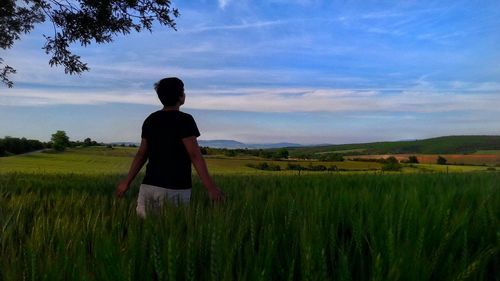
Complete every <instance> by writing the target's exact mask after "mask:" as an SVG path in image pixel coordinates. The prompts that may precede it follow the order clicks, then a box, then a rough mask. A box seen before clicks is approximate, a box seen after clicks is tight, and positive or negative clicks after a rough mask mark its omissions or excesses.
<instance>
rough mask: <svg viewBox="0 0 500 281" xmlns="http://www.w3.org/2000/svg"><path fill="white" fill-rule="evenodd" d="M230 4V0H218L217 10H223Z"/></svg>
mask: <svg viewBox="0 0 500 281" xmlns="http://www.w3.org/2000/svg"><path fill="white" fill-rule="evenodd" d="M229 2H231V1H230V0H219V8H221V9H224V8H226V6H227V5H228V4H229Z"/></svg>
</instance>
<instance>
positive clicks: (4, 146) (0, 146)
mask: <svg viewBox="0 0 500 281" xmlns="http://www.w3.org/2000/svg"><path fill="white" fill-rule="evenodd" d="M104 145H105V144H104V143H98V142H96V141H94V140H92V139H91V138H86V139H84V140H83V141H71V140H70V139H69V137H68V136H67V135H66V132H65V131H57V132H55V133H54V134H52V137H51V140H50V141H49V142H41V141H39V140H33V139H26V138H15V137H9V136H6V137H4V138H1V139H0V157H2V156H10V155H17V154H22V153H28V152H32V151H37V150H42V149H53V150H54V151H64V150H65V149H66V148H69V147H80V146H82V147H88V146H104ZM129 146H131V145H129Z"/></svg>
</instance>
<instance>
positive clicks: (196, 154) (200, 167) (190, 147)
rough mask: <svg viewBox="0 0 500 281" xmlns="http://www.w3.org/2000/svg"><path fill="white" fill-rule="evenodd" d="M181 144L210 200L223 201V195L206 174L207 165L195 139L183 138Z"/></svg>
mask: <svg viewBox="0 0 500 281" xmlns="http://www.w3.org/2000/svg"><path fill="white" fill-rule="evenodd" d="M182 142H183V143H184V146H185V147H186V150H187V152H188V154H189V158H191V162H192V163H193V166H194V168H195V169H196V172H197V173H198V176H199V177H200V179H201V182H202V183H203V185H204V186H205V188H206V189H207V191H208V195H209V196H210V198H211V199H212V200H214V201H219V200H221V199H223V196H224V193H223V192H222V191H221V190H220V189H219V188H218V187H217V185H216V184H215V183H214V181H213V180H212V177H210V175H209V174H208V168H207V164H206V163H205V159H204V158H203V155H201V150H200V146H199V145H198V141H197V140H196V137H195V136H192V137H187V138H184V139H182Z"/></svg>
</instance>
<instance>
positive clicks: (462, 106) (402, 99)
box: [0, 84, 500, 113]
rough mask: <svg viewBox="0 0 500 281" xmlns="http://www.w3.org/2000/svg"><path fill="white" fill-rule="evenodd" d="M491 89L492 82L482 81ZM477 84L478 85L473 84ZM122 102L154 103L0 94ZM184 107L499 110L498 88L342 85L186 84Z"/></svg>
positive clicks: (1, 100) (17, 95)
mask: <svg viewBox="0 0 500 281" xmlns="http://www.w3.org/2000/svg"><path fill="white" fill-rule="evenodd" d="M486 87H488V88H489V89H497V88H498V85H496V84H493V85H486ZM479 88H480V87H479ZM107 103H128V104H148V105H158V104H159V103H158V101H157V98H156V96H155V94H154V93H153V92H152V91H129V92H127V91H123V90H122V91H106V92H100V93H88V92H75V91H72V92H64V91H63V90H60V91H57V92H54V91H53V90H51V91H44V90H16V91H11V92H9V93H8V94H4V95H1V96H0V105H17V106H45V105H55V104H72V105H74V104H107ZM186 107H187V108H192V109H202V110H230V111H250V112H419V113H424V112H451V111H469V112H473V111H499V108H500V90H499V91H498V92H496V93H495V92H494V93H491V92H483V93H474V94H472V93H465V92H458V93H457V92H455V93H454V92H442V91H434V92H432V91H430V92H426V91H417V90H404V91H401V92H398V93H391V94H388V93H384V92H383V91H381V90H345V89H311V88H271V89H269V88H233V89H214V90H210V89H208V90H207V89H192V90H190V91H189V93H188V96H187V103H186Z"/></svg>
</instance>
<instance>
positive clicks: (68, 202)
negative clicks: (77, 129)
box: [0, 148, 500, 281]
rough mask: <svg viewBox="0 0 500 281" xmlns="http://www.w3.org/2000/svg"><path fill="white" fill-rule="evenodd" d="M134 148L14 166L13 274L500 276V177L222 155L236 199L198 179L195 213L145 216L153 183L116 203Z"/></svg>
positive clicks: (10, 166)
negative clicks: (305, 166)
mask: <svg viewBox="0 0 500 281" xmlns="http://www.w3.org/2000/svg"><path fill="white" fill-rule="evenodd" d="M134 152H135V150H133V149H113V150H106V149H105V148H90V149H83V150H82V149H75V150H70V151H68V152H65V153H62V154H47V153H39V154H37V153H35V154H32V155H23V156H15V157H8V158H0V231H1V232H0V269H1V270H0V280H418V281H420V280H500V279H499V276H500V271H499V269H498V266H497V265H498V264H500V231H499V229H500V173H497V172H490V173H486V172H469V173H463V172H460V173H458V172H456V171H455V170H452V171H449V173H436V172H432V173H422V171H425V169H422V168H421V167H419V168H412V167H411V166H408V167H406V168H405V169H409V170H411V171H405V172H403V173H384V174H382V173H380V172H377V173H366V172H355V173H352V172H341V173H321V172H310V173H308V174H301V175H300V176H299V175H297V174H292V173H291V172H288V171H286V172H264V171H259V170H255V169H252V168H248V167H246V166H245V163H247V162H245V161H247V160H241V161H239V160H227V159H209V160H208V161H209V166H210V169H211V170H212V171H213V172H214V174H215V181H216V182H217V184H218V185H219V186H220V187H221V188H222V189H223V190H224V191H225V192H226V193H227V195H228V197H227V201H226V202H225V203H223V204H220V205H216V206H213V205H212V204H211V203H210V202H209V201H208V199H207V198H206V194H205V193H206V192H205V191H204V189H203V187H202V186H201V184H200V182H199V181H198V180H195V182H194V185H195V186H194V188H193V197H192V201H191V204H190V205H189V206H183V207H180V208H175V207H173V206H171V205H169V204H167V205H166V206H165V209H164V212H163V214H161V215H160V216H158V217H153V216H151V217H148V218H147V219H146V220H141V219H139V218H138V217H137V216H136V215H135V200H136V197H137V192H138V185H139V183H140V179H137V180H136V181H135V182H134V184H133V186H132V188H131V191H130V192H129V193H128V194H127V196H126V197H125V198H124V199H122V200H118V199H116V198H115V197H114V196H113V191H114V186H115V184H116V182H117V181H118V180H119V179H120V178H121V177H122V176H123V175H124V174H125V173H126V171H127V169H128V166H129V165H130V161H131V159H132V158H131V157H132V156H133V154H134ZM231 161H235V162H231ZM238 161H239V162H238ZM255 161H257V160H255ZM361 164H363V163H361ZM418 166H420V165H418ZM422 167H425V166H422ZM443 167H444V166H443ZM434 168H435V167H434V165H431V167H429V168H428V169H429V170H430V171H435V170H434ZM406 172H408V173H406ZM417 172H418V173H417Z"/></svg>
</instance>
